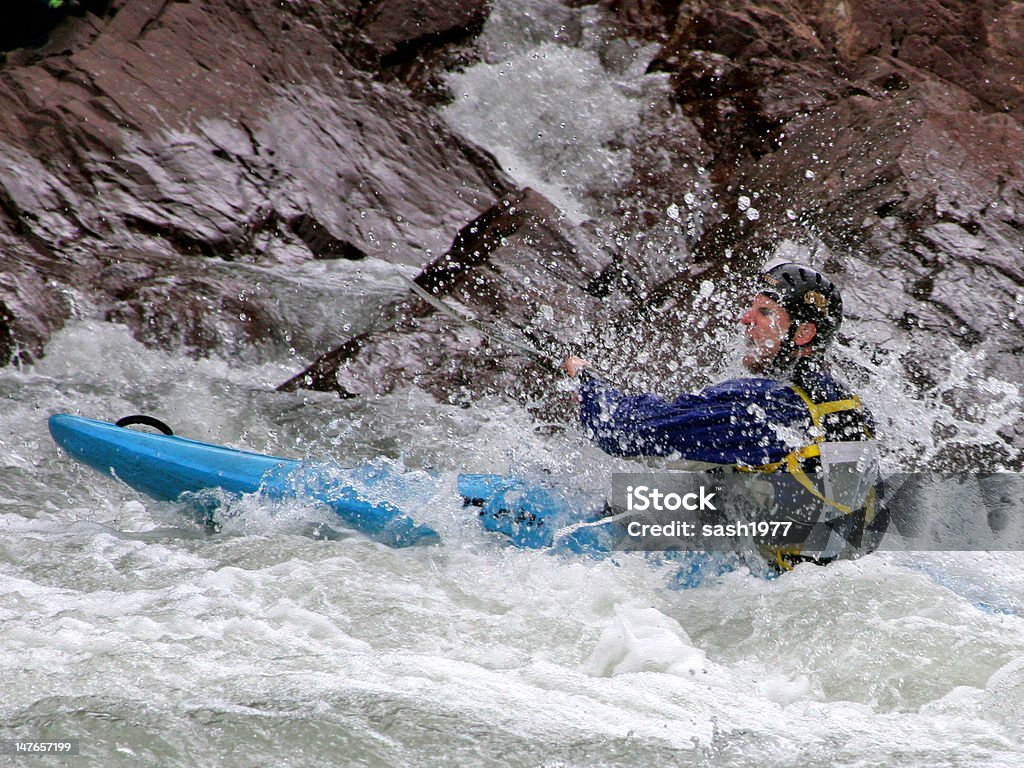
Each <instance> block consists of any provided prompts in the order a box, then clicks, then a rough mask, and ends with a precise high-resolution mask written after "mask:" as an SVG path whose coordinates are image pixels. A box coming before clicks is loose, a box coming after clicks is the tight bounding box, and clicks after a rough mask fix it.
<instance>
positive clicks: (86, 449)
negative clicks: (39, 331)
mask: <svg viewBox="0 0 1024 768" xmlns="http://www.w3.org/2000/svg"><path fill="white" fill-rule="evenodd" d="M49 428H50V435H51V436H52V437H53V440H54V442H56V443H57V445H59V446H60V447H61V448H63V449H64V451H65V452H67V454H68V455H69V456H71V457H72V458H74V459H75V460H77V461H79V462H81V463H82V464H85V465H86V466H89V467H92V468H93V469H95V470H97V471H98V472H101V473H103V474H105V475H111V476H113V477H114V478H116V479H117V480H120V481H121V482H123V483H125V484H127V485H129V486H131V487H132V488H134V489H135V490H137V491H139V492H141V493H143V494H145V495H147V496H149V497H151V498H154V499H158V500H161V501H179V500H182V498H183V497H187V495H188V494H195V493H199V492H202V491H206V490H214V489H219V490H221V491H224V492H226V493H228V494H230V495H233V496H242V495H245V494H252V493H260V494H262V495H264V496H265V497H267V498H272V499H281V498H292V497H308V498H311V499H313V500H315V501H317V502H320V503H322V504H325V505H327V506H328V507H330V508H331V509H332V510H333V511H334V512H335V513H336V514H337V515H338V516H339V517H340V518H341V520H342V521H343V522H344V523H345V524H346V525H348V526H349V527H351V528H353V529H355V530H357V531H359V532H361V533H364V534H366V535H368V536H370V537H372V538H374V539H376V540H378V541H381V542H383V543H385V544H388V545H390V546H396V547H402V546H409V545H411V544H419V543H425V542H430V541H435V540H437V538H438V536H437V532H436V531H434V530H433V529H432V528H430V527H429V526H425V525H422V524H418V523H416V522H415V521H414V520H413V519H412V518H410V517H409V516H408V515H406V514H404V513H403V512H402V510H401V509H399V508H398V507H397V506H396V505H394V504H392V503H390V502H387V501H380V500H374V499H370V498H367V494H365V493H361V492H360V491H359V490H358V489H357V487H355V486H356V485H359V486H363V487H365V486H366V485H367V477H368V474H367V473H365V472H362V473H358V471H355V472H356V473H358V474H359V476H358V477H354V478H353V480H354V481H357V482H353V484H352V485H348V484H346V482H345V477H344V476H343V475H341V474H339V473H329V474H328V473H324V472H323V471H317V469H316V468H315V467H310V466H308V465H306V464H305V463H303V462H299V461H296V460H294V459H285V458H280V457H276V456H266V455H263V454H258V453H251V452H249V451H240V450H236V449H234V448H227V447H224V446H219V445H212V444H210V443H203V442H200V441H198V440H189V439H187V438H183V437H178V436H176V435H162V434H155V433H150V432H141V431H137V430H132V429H127V428H124V427H118V426H117V425H115V424H111V423H109V422H105V421H97V420H95V419H87V418H83V417H81V416H73V415H71V414H64V413H60V414H54V415H53V416H51V417H50V420H49ZM370 482H371V483H372V478H371V480H370Z"/></svg>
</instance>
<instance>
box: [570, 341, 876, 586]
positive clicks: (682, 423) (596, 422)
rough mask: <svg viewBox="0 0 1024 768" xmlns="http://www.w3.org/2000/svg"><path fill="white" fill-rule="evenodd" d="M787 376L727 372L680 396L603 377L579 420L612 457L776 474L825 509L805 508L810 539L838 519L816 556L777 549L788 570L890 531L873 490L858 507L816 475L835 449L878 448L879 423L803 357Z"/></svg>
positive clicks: (586, 394) (584, 391) (583, 395)
mask: <svg viewBox="0 0 1024 768" xmlns="http://www.w3.org/2000/svg"><path fill="white" fill-rule="evenodd" d="M789 373H790V375H789V376H787V380H786V381H782V380H779V379H770V378H744V379H730V380H728V381H724V382H722V383H720V384H715V385H713V386H710V387H707V388H706V389H704V390H701V391H700V392H697V393H693V394H683V395H680V396H678V397H676V398H675V399H674V400H666V399H664V398H661V397H658V396H657V395H653V394H643V395H626V394H624V393H622V392H620V391H619V390H617V389H614V388H613V387H610V386H609V385H607V384H606V383H604V382H603V381H601V380H600V379H597V378H592V377H591V378H586V379H585V380H584V382H583V384H582V385H581V387H580V421H581V423H582V425H583V428H584V430H585V432H586V433H587V435H588V436H589V437H590V438H591V439H592V440H594V441H595V442H596V443H597V444H598V445H599V446H600V447H601V448H602V449H603V450H604V451H605V452H606V453H610V454H612V455H615V456H650V457H665V458H670V459H685V460H688V461H698V462H710V463H713V464H716V465H719V466H723V465H724V466H732V467H736V468H740V469H757V470H760V471H762V472H766V473H779V481H784V482H783V485H785V486H786V488H787V490H786V491H785V492H787V493H788V494H789V495H790V496H791V497H803V502H800V503H803V504H805V505H806V506H807V508H808V510H810V509H812V508H813V509H816V510H819V511H816V512H813V513H811V512H808V518H807V520H806V523H807V532H808V536H811V534H812V529H813V526H814V525H817V524H818V522H826V523H827V524H828V525H829V526H831V527H832V528H835V527H836V525H837V520H838V523H839V524H841V525H842V526H843V527H844V528H845V530H844V531H843V532H842V533H841V534H839V537H838V538H836V539H833V540H832V543H828V540H829V536H830V534H829V533H828V531H826V532H825V534H822V533H821V531H820V530H817V533H815V539H816V540H817V541H818V545H817V546H815V547H814V552H813V553H811V554H806V555H804V556H802V555H801V549H800V548H799V547H792V548H789V549H788V550H786V551H783V550H781V549H775V550H773V552H772V557H773V559H775V560H776V562H777V564H778V565H779V566H780V567H782V568H786V567H789V566H791V564H792V562H794V561H795V560H798V559H814V560H818V561H827V560H830V559H834V558H835V557H837V556H839V552H840V550H842V549H843V548H846V545H847V544H849V543H850V542H851V541H852V540H853V539H856V541H857V542H858V544H856V545H855V546H859V542H860V537H861V533H860V532H862V531H863V529H864V525H865V524H872V523H875V524H876V528H878V529H880V531H884V521H883V520H882V519H881V518H879V519H878V520H877V521H876V520H875V517H876V516H875V503H874V502H875V496H876V493H875V492H872V493H871V494H870V495H869V497H868V499H867V501H866V503H864V504H861V503H857V505H856V508H853V507H851V506H846V505H844V504H843V503H841V502H839V501H837V500H836V499H835V498H830V496H831V495H832V493H831V491H830V490H829V489H826V488H825V487H824V486H823V484H822V481H821V478H820V476H819V475H820V472H819V469H820V467H821V462H822V461H824V460H826V459H827V457H828V455H829V452H830V451H831V452H835V451H836V450H837V449H838V450H839V452H841V449H842V447H843V446H850V445H851V444H860V445H862V446H864V445H866V444H865V442H864V441H872V447H873V436H874V420H873V418H872V416H871V414H870V412H869V411H868V410H867V409H866V408H865V407H864V406H863V405H862V404H861V402H860V399H859V398H858V397H857V396H856V395H854V394H852V393H851V392H850V391H849V389H847V388H846V387H844V386H843V385H842V384H840V383H839V382H838V381H836V379H835V378H833V377H832V376H831V375H830V374H829V373H828V372H827V371H826V370H825V369H824V368H823V367H822V366H821V365H820V364H819V363H818V362H817V361H815V360H813V359H809V358H805V359H802V360H800V361H799V362H798V363H797V364H796V365H795V366H794V367H793V368H792V370H791V371H790V372H789ZM822 451H825V453H823V452H822ZM871 469H872V470H874V471H876V470H875V467H873V466H872V467H871ZM786 477H789V478H790V479H789V480H788V481H786V480H785V478H786ZM876 477H877V475H876ZM794 481H795V482H794ZM872 482H873V481H870V480H869V482H868V483H867V485H868V486H869V487H870V486H871V485H872ZM819 514H820V519H819V517H818V516H819ZM820 527H821V526H820V525H819V526H818V528H819V529H820ZM854 529H855V530H854ZM851 532H852V536H851ZM876 532H878V531H876ZM879 535H880V533H879ZM837 542H838V543H837ZM805 552H806V550H805ZM784 558H788V561H787V560H784Z"/></svg>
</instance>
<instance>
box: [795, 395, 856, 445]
mask: <svg viewBox="0 0 1024 768" xmlns="http://www.w3.org/2000/svg"><path fill="white" fill-rule="evenodd" d="M789 387H790V389H792V390H793V391H794V392H796V393H797V394H798V395H799V396H800V399H801V400H803V401H804V404H805V405H806V406H807V410H808V411H810V412H811V423H812V424H813V425H814V426H816V427H820V426H821V420H822V419H823V418H825V417H826V416H828V415H829V414H832V413H839V412H840V411H856V410H858V409H860V408H861V407H862V403H861V401H860V398H859V397H857V395H854V396H853V397H850V398H847V399H846V400H830V401H828V402H826V403H816V402H814V400H812V399H811V396H810V395H809V394H807V392H806V391H805V390H804V389H803V388H801V387H798V386H797V385H796V384H790V385H789ZM815 442H821V440H820V439H818V440H815Z"/></svg>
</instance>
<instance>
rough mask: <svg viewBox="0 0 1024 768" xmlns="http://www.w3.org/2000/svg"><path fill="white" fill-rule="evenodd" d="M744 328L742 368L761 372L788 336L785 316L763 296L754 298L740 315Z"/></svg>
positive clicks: (777, 305)
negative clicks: (745, 347)
mask: <svg viewBox="0 0 1024 768" xmlns="http://www.w3.org/2000/svg"><path fill="white" fill-rule="evenodd" d="M740 322H741V323H743V325H745V326H746V341H747V349H746V354H745V355H744V356H743V365H745V366H746V367H747V368H748V369H750V370H751V371H757V370H762V369H764V368H765V367H766V366H767V365H768V363H770V362H771V361H772V360H774V359H775V356H776V355H778V354H779V350H780V349H781V348H782V342H784V341H785V340H786V336H787V334H788V333H789V324H790V317H789V312H787V311H786V309H785V308H784V307H783V306H782V305H781V304H779V303H778V302H776V301H775V300H774V299H770V298H768V297H767V296H765V295H764V294H763V293H759V294H757V296H755V297H754V300H753V301H752V302H751V303H750V308H749V309H747V311H746V312H744V313H743V314H742V315H740Z"/></svg>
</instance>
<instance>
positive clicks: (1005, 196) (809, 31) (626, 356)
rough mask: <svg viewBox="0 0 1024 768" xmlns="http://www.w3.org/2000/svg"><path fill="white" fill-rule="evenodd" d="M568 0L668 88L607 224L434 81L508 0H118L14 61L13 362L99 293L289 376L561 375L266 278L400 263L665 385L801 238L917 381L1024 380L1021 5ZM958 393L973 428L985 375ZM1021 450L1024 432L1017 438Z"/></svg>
mask: <svg viewBox="0 0 1024 768" xmlns="http://www.w3.org/2000/svg"><path fill="white" fill-rule="evenodd" d="M568 4H569V5H573V6H581V5H595V6H599V7H600V8H602V9H603V10H604V12H605V13H606V14H607V15H606V17H605V18H606V21H605V22H604V24H603V26H602V29H601V31H600V34H602V35H604V36H606V37H608V38H614V37H615V36H616V35H618V36H625V35H629V36H633V37H637V36H639V37H642V38H644V39H646V40H648V41H653V42H656V43H657V44H658V45H659V46H660V52H659V53H658V55H657V57H656V58H655V60H654V62H653V63H652V64H651V67H650V69H651V71H652V72H657V73H667V76H668V77H669V85H668V87H667V88H665V89H663V92H664V95H663V96H661V97H657V98H654V97H652V99H651V104H650V106H649V108H648V110H647V112H646V114H645V116H644V119H643V124H642V126H641V127H640V128H639V129H637V130H636V131H634V132H633V134H632V135H631V136H630V142H631V145H630V147H629V149H630V153H631V157H632V163H633V164H632V168H633V171H632V173H633V178H632V179H630V180H628V181H627V182H625V183H624V184H623V185H622V187H621V189H618V190H616V192H615V193H614V194H607V195H606V196H605V198H604V199H603V200H598V201H597V202H596V203H595V205H596V208H597V210H598V212H599V216H598V217H596V219H597V221H596V222H588V223H585V224H583V225H573V224H571V223H569V222H567V221H566V220H564V219H563V217H562V216H561V214H560V212H558V211H557V210H555V209H554V208H553V206H551V204H550V203H549V202H548V201H546V200H544V198H543V197H541V196H540V195H538V194H537V193H535V192H532V191H530V190H522V189H517V188H516V185H514V184H513V183H512V182H511V181H510V180H509V179H508V178H506V177H505V176H504V175H503V174H502V172H501V171H500V170H499V169H498V168H497V167H496V163H495V161H494V160H493V159H492V158H491V157H490V155H489V154H487V153H486V152H485V151H482V150H480V149H479V148H477V147H475V146H473V145H472V144H470V143H469V142H467V141H466V140H464V139H463V138H462V137H460V136H458V135H456V134H455V133H453V132H452V131H451V130H450V129H448V128H446V127H445V126H444V124H443V122H442V121H441V119H440V118H439V116H438V114H437V112H436V111H434V109H433V106H434V105H436V104H437V103H439V102H441V101H443V100H444V99H445V98H446V89H445V87H444V85H443V83H442V82H441V80H440V78H439V72H441V71H442V70H443V69H444V68H446V67H450V66H454V65H458V64H465V63H468V62H472V61H474V60H475V58H476V56H477V53H476V52H475V51H474V49H473V39H474V36H475V35H476V34H477V33H478V32H479V31H480V28H481V25H482V24H483V22H484V20H485V19H486V16H487V13H488V3H486V2H485V0H450V2H438V3H429V2H425V1H424V0H372V1H371V0H362V2H356V3H343V4H341V6H340V7H339V6H338V4H335V3H328V2H326V0H296V2H289V3H283V4H281V3H279V4H268V3H259V2H254V1H253V0H226V1H225V2H213V0H200V1H199V2H191V3H167V2H164V1H163V0H115V2H113V3H111V4H110V6H109V8H107V9H106V10H105V11H104V12H103V13H100V14H95V13H93V14H85V15H83V16H81V17H79V18H74V19H69V20H67V21H66V22H65V23H63V24H62V25H61V26H59V27H58V28H57V29H56V30H55V31H54V32H53V33H52V34H51V36H50V41H49V43H48V44H47V45H46V46H45V47H44V48H42V49H40V50H38V51H24V50H23V51H12V52H11V53H9V54H8V56H7V61H6V63H5V64H3V65H0V358H2V359H4V360H9V359H17V360H20V361H22V362H25V361H28V360H30V359H32V358H34V357H37V356H38V355H40V354H42V352H43V351H44V349H45V343H46V340H47V338H48V337H49V335H50V334H52V333H53V332H54V330H56V329H57V328H59V327H60V326H61V324H62V323H63V322H64V321H65V319H66V318H67V317H68V316H69V315H70V313H71V309H72V307H73V306H74V305H78V306H84V307H88V308H89V309H90V311H93V312H97V313H99V314H100V315H101V316H104V317H107V318H109V319H112V320H117V321H119V322H124V323H127V324H128V325H129V326H130V327H131V328H132V329H133V331H134V332H135V334H136V335H137V336H138V337H139V338H141V339H143V340H145V341H146V342H148V343H154V344H163V345H168V346H175V347H184V348H187V349H192V350H195V351H197V352H200V353H201V352H203V351H205V350H209V349H211V348H216V347H218V346H230V347H232V348H235V347H245V346H248V345H256V346H257V347H258V346H259V345H260V344H263V343H266V342H281V343H287V344H289V345H291V346H295V347H297V348H298V352H299V354H301V355H303V356H304V357H305V358H307V359H309V360H312V361H313V363H312V365H310V366H309V368H308V369H307V370H306V371H302V372H298V371H297V376H296V377H295V378H294V379H293V380H292V381H291V382H288V383H287V384H286V385H285V388H287V389H293V388H296V387H313V388H317V389H328V390H332V389H333V390H337V391H339V392H340V393H342V394H347V395H355V396H357V395H362V394H368V393H376V392H384V391H388V390H390V389H392V388H394V387H398V386H403V385H406V384H408V383H409V382H414V383H415V384H417V385H419V386H422V387H425V388H427V389H428V390H430V391H432V392H434V393H435V394H437V395H438V396H440V397H442V398H447V399H449V400H451V401H454V402H465V401H468V400H471V399H473V398H474V397H478V396H480V395H481V394H484V393H490V392H498V391H500V392H507V393H512V394H514V395H515V396H517V397H520V398H521V399H523V400H533V399H534V398H535V395H536V394H537V393H538V392H540V391H543V390H545V389H548V390H550V389H551V388H550V386H549V384H550V382H551V381H552V379H551V378H550V375H548V378H545V375H546V374H545V373H544V372H543V371H542V366H541V367H538V365H537V364H536V363H533V362H531V361H530V360H529V359H528V358H527V357H524V356H523V355H521V354H519V353H514V354H512V353H509V351H508V350H507V349H502V348H501V345H500V344H499V343H497V342H495V341H494V340H493V339H488V338H486V337H485V336H482V335H481V334H480V333H478V332H477V331H474V330H472V329H467V328H465V327H463V326H461V325H458V324H457V323H455V322H454V321H452V320H451V319H450V318H446V317H445V316H443V315H441V314H439V313H438V312H436V311H435V309H434V308H432V307H431V306H430V305H428V304H425V303H423V302H422V301H418V300H413V299H409V300H406V301H404V302H396V303H395V304H394V305H392V306H390V307H388V308H387V309H386V311H385V312H384V317H383V319H382V322H380V323H378V324H377V325H376V326H375V327H374V328H373V329H371V330H370V331H368V332H367V333H364V334H362V335H357V336H354V337H351V338H346V335H345V334H343V333H338V334H337V335H336V336H335V335H333V334H331V335H328V336H326V337H325V334H324V333H323V332H322V330H323V329H320V332H317V331H315V330H313V329H309V328H307V327H306V325H307V324H306V323H305V322H304V318H303V317H302V315H301V314H299V313H296V312H295V311H294V310H289V309H288V308H287V307H286V306H284V303H283V302H279V301H277V300H276V299H275V296H274V294H273V292H272V291H269V290H262V291H261V290H258V289H256V288H254V286H253V277H252V275H253V271H252V270H253V269H259V268H260V267H262V266H275V267H276V266H280V265H298V264H301V263H303V262H307V261H311V260H317V259H355V260H358V259H363V258H365V257H367V256H373V257H378V258H381V259H384V260H386V261H390V262H393V263H396V264H402V265H406V266H411V267H416V268H417V269H419V270H421V271H420V274H419V277H418V278H417V281H418V282H420V284H421V285H423V286H424V287H426V288H428V289H430V290H431V291H433V292H434V293H435V294H436V295H438V296H445V297H447V298H448V299H449V300H451V301H452V302H454V303H456V304H457V305H458V306H460V307H461V308H462V309H464V310H466V311H467V312H468V313H469V314H473V315H474V316H476V317H479V318H481V319H484V320H487V321H493V322H497V323H499V324H502V325H504V326H506V327H507V328H508V329H510V331H511V332H512V335H515V336H516V337H517V338H520V339H523V338H526V339H528V340H530V342H531V343H532V344H533V345H534V346H539V347H542V348H543V351H547V352H549V353H551V354H552V355H554V356H557V355H560V354H563V353H564V352H566V351H569V350H572V349H575V348H577V345H578V346H579V347H583V348H586V349H588V350H591V351H592V352H594V353H595V354H596V355H597V356H598V358H599V362H601V363H602V364H603V365H604V367H606V368H611V369H613V370H616V371H626V370H628V369H630V367H632V368H636V363H635V360H636V359H643V360H644V368H645V377H639V378H634V379H633V381H632V383H634V384H636V385H638V386H655V385H657V388H660V389H661V390H662V391H664V392H665V393H669V392H670V391H671V390H672V389H673V388H677V387H684V386H692V385H695V384H696V383H700V382H698V381H695V380H694V378H693V376H692V375H690V374H692V371H693V370H695V369H699V367H700V365H701V363H702V362H704V359H702V358H701V357H700V354H704V355H705V357H706V358H709V359H710V358H713V357H714V355H715V354H716V352H715V350H714V348H713V347H711V346H709V345H708V343H707V341H708V340H709V339H712V338H714V337H715V336H716V334H717V333H718V332H719V331H720V330H721V328H722V327H724V326H725V325H734V314H733V310H732V309H731V308H730V306H729V305H728V302H726V303H722V302H720V301H718V299H719V297H721V296H723V295H728V293H729V292H728V291H727V290H725V287H726V286H727V285H728V284H729V283H730V281H731V280H733V279H734V277H735V276H736V275H737V274H739V273H742V272H744V271H749V270H753V269H755V268H756V267H757V266H758V265H760V264H761V263H762V262H763V261H764V260H765V259H766V258H768V257H771V256H772V255H775V254H776V253H777V252H778V249H779V247H780V244H783V243H785V244H786V249H787V252H788V253H790V254H794V255H796V256H797V257H799V258H804V259H806V260H809V261H811V262H812V263H814V264H815V265H817V266H819V267H823V268H824V269H825V270H827V271H829V272H831V273H833V274H834V275H835V276H836V278H837V281H838V282H839V284H840V285H841V286H843V288H844V293H845V299H846V302H845V303H846V308H847V316H848V317H849V318H850V319H851V321H854V322H855V323H856V327H857V328H858V338H856V339H846V340H845V342H844V343H845V344H846V345H847V346H848V347H849V348H854V347H857V346H858V345H859V348H863V349H866V350H868V352H867V353H866V354H870V355H873V356H875V357H876V358H877V357H881V358H886V356H888V357H890V358H892V359H895V360H897V361H898V366H899V370H900V371H901V372H902V373H901V375H902V376H904V377H906V379H908V380H909V381H911V382H912V383H913V385H914V386H916V387H917V388H918V389H919V391H920V393H921V395H922V396H923V397H938V396H940V395H939V387H940V384H941V382H942V381H943V379H944V378H945V377H949V376H951V375H955V374H956V372H955V371H953V370H952V367H953V366H955V365H956V363H955V362H953V361H954V360H955V359H957V354H959V353H962V354H964V355H966V356H968V358H969V360H970V361H971V362H970V365H971V366H975V367H976V368H977V373H978V375H979V376H982V377H984V376H987V375H992V376H994V377H996V378H997V379H1000V380H1002V381H1006V382H1018V383H1019V382H1024V362H1022V360H1024V355H1022V342H1021V339H1022V338H1024V325H1022V318H1024V309H1022V308H1021V303H1022V301H1024V299H1022V298H1021V297H1024V273H1022V267H1021V265H1022V264H1024V258H1022V256H1024V234H1022V233H1024V181H1022V180H1024V165H1022V163H1024V131H1022V120H1024V117H1022V115H1024V85H1022V82H1021V77H1022V76H1021V72H1020V61H1022V60H1024V6H1022V5H1021V4H1020V3H1019V2H1013V1H1012V0H982V1H981V2H972V1H971V0H941V1H940V0H922V1H920V2H918V1H917V0H915V1H914V2H911V0H890V1H887V2H882V1H881V0H838V1H833V0H829V2H824V0H761V1H759V2H753V1H752V0H713V1H712V0H692V1H686V0H600V2H585V1H583V2H581V1H580V0H574V1H573V2H571V3H568ZM612 50H613V49H612V47H609V48H608V51H612ZM609 55H610V56H611V54H609ZM661 76H662V77H664V76H665V75H661ZM528 279H529V282H527V280H528ZM289 312H291V314H289ZM566 318H579V320H578V322H576V325H573V324H572V323H571V322H568V321H567V320H566ZM848 327H849V326H848ZM641 342H642V347H643V348H641V346H638V344H641ZM232 345H234V346H232ZM332 346H333V349H332V348H331V347H332ZM325 350H326V352H325ZM680 350H685V351H686V354H685V355H682V357H685V363H686V366H682V367H689V369H690V371H689V374H688V372H687V371H684V370H681V365H680V362H679V361H680V359H681V352H680ZM936 350H940V351H938V352H936ZM691 353H692V354H691ZM318 355H319V356H320V357H319V358H318ZM298 367H301V366H297V368H298ZM941 397H942V398H943V399H950V400H952V401H955V402H954V405H955V406H956V407H957V408H960V409H962V412H963V414H964V416H963V418H964V419H970V418H972V417H971V413H970V409H971V397H970V393H969V388H967V387H965V388H964V391H962V392H957V391H953V390H946V389H943V390H941ZM951 445H954V446H955V440H952V441H951ZM1022 448H1024V426H1022V424H1021V422H1020V421H1019V420H1018V422H1017V424H1016V426H1014V425H1010V426H1009V427H1007V428H1005V429H1004V430H1003V440H1002V442H1001V443H1000V444H998V445H995V446H993V447H992V455H993V456H995V457H997V459H998V460H1000V461H1007V462H1009V463H1010V464H1012V463H1013V461H1017V462H1018V463H1019V459H1020V456H1021V451H1022ZM951 451H952V453H955V452H956V449H955V447H953V448H951ZM952 453H951V455H952ZM1013 457H1015V458H1013ZM1011 459H1013V461H1011Z"/></svg>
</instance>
